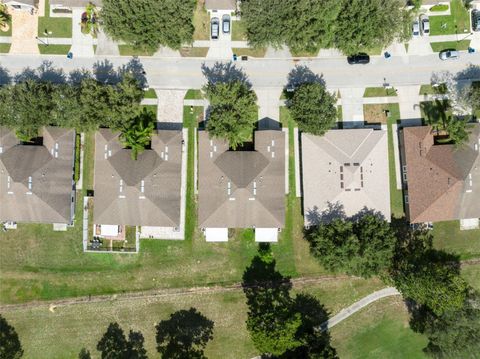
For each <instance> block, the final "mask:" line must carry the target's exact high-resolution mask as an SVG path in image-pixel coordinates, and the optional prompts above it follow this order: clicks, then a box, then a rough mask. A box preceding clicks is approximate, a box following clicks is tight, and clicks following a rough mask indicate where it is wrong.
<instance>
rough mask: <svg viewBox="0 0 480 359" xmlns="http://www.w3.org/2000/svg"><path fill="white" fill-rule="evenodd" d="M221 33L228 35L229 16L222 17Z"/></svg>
mask: <svg viewBox="0 0 480 359" xmlns="http://www.w3.org/2000/svg"><path fill="white" fill-rule="evenodd" d="M222 31H223V33H224V34H228V33H230V15H227V14H225V15H223V16H222Z"/></svg>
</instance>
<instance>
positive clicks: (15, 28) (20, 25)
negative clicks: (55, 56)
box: [10, 10, 40, 54]
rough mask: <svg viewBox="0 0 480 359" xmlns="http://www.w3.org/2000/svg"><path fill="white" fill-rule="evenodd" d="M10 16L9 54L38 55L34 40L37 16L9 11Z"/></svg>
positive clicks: (35, 40) (26, 12)
mask: <svg viewBox="0 0 480 359" xmlns="http://www.w3.org/2000/svg"><path fill="white" fill-rule="evenodd" d="M10 14H11V15H12V45H11V47H10V54H39V53H40V51H39V49H38V42H37V39H36V36H37V31H38V14H36V13H34V14H33V15H32V14H31V13H30V12H28V11H15V10H10Z"/></svg>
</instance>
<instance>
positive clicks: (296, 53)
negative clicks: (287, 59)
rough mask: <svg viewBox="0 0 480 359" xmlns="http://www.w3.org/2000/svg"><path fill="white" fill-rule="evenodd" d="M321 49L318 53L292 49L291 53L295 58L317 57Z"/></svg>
mask: <svg viewBox="0 0 480 359" xmlns="http://www.w3.org/2000/svg"><path fill="white" fill-rule="evenodd" d="M319 51H320V49H317V50H316V51H313V52H311V51H294V50H292V49H290V53H291V54H292V56H293V57H317V56H318V52H319Z"/></svg>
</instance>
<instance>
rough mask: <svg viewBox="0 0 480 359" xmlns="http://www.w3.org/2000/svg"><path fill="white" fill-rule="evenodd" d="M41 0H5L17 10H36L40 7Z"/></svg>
mask: <svg viewBox="0 0 480 359" xmlns="http://www.w3.org/2000/svg"><path fill="white" fill-rule="evenodd" d="M38 1H39V0H3V3H4V4H5V5H8V6H10V7H11V8H13V9H15V10H22V11H34V10H36V9H38Z"/></svg>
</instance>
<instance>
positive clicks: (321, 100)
mask: <svg viewBox="0 0 480 359" xmlns="http://www.w3.org/2000/svg"><path fill="white" fill-rule="evenodd" d="M335 103H336V98H335V96H334V95H331V94H330V93H329V92H328V91H327V89H326V88H325V85H323V84H321V83H304V84H302V85H300V86H299V88H298V89H296V90H295V92H294V93H293V96H292V98H291V99H290V100H288V101H287V106H288V109H289V110H290V113H291V115H292V118H293V119H294V120H295V121H296V122H297V124H298V128H299V129H300V131H303V132H308V133H312V134H314V135H319V136H321V135H323V134H324V133H325V132H326V131H328V130H329V129H331V128H332V127H333V125H334V124H335V121H336V120H337V109H336V107H335Z"/></svg>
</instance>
